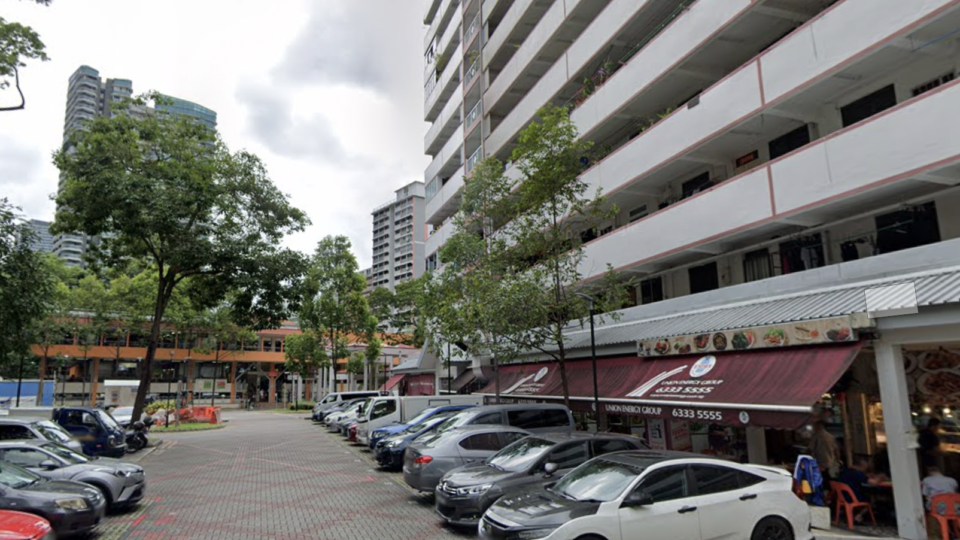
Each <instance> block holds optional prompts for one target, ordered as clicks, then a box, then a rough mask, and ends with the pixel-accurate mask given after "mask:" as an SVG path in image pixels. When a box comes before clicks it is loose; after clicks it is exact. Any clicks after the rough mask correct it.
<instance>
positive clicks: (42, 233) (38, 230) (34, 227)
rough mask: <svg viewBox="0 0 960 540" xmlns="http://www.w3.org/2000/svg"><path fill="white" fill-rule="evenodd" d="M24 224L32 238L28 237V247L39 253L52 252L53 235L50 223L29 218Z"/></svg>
mask: <svg viewBox="0 0 960 540" xmlns="http://www.w3.org/2000/svg"><path fill="white" fill-rule="evenodd" d="M26 225H27V227H29V228H30V231H31V232H32V233H33V238H31V239H30V248H31V249H33V251H38V252H41V253H53V235H52V234H51V233H50V225H51V223H50V222H49V221H41V220H39V219H31V220H29V221H27V222H26Z"/></svg>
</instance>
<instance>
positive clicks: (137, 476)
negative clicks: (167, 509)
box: [0, 441, 147, 508]
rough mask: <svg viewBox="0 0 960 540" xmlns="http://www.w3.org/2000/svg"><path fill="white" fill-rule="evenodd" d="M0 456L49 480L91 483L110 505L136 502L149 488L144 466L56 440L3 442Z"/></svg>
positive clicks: (124, 505)
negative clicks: (84, 452) (75, 448)
mask: <svg viewBox="0 0 960 540" xmlns="http://www.w3.org/2000/svg"><path fill="white" fill-rule="evenodd" d="M0 459H2V460H3V461H6V462H7V463H13V464H14V465H19V466H21V467H23V468H25V469H28V470H30V471H32V472H34V473H36V474H39V475H40V476H42V477H44V478H48V479H50V480H72V481H74V482H83V483H85V484H89V485H91V486H93V487H95V488H97V489H99V490H100V492H101V493H103V496H104V498H105V499H106V502H107V506H108V507H109V508H124V507H129V506H133V505H134V504H136V503H137V502H139V501H140V499H142V498H143V495H144V493H145V491H146V488H147V479H146V476H145V475H144V472H143V467H140V466H139V465H135V464H133V463H126V462H124V461H120V460H118V459H111V458H88V457H86V456H84V455H82V454H79V453H77V452H74V451H73V450H70V449H69V448H65V447H63V446H60V445H58V444H56V443H51V442H41V441H8V442H0Z"/></svg>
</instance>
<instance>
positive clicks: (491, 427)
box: [446, 424, 527, 433]
mask: <svg viewBox="0 0 960 540" xmlns="http://www.w3.org/2000/svg"><path fill="white" fill-rule="evenodd" d="M478 431H515V432H523V433H527V430H525V429H521V428H518V427H513V426H506V425H502V424H470V425H467V426H460V427H458V428H454V429H451V430H450V431H447V432H446V433H473V432H478Z"/></svg>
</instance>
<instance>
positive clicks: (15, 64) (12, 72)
mask: <svg viewBox="0 0 960 540" xmlns="http://www.w3.org/2000/svg"><path fill="white" fill-rule="evenodd" d="M36 2H37V3H38V4H43V5H50V0H36ZM27 60H40V61H46V60H49V58H47V53H46V46H45V45H44V44H43V41H41V40H40V35H39V34H37V33H36V32H35V31H34V30H33V29H32V28H30V27H29V26H25V25H23V24H20V23H17V22H14V21H8V20H6V19H4V18H3V17H0V90H3V89H4V88H8V87H9V86H10V79H11V78H13V82H14V85H15V87H16V89H17V93H19V94H20V104H19V105H15V106H9V107H0V111H14V110H18V109H23V108H24V107H26V98H24V96H23V91H21V90H20V68H23V67H26V66H27Z"/></svg>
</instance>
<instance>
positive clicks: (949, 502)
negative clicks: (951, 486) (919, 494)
mask: <svg viewBox="0 0 960 540" xmlns="http://www.w3.org/2000/svg"><path fill="white" fill-rule="evenodd" d="M958 510H960V494H957V493H942V494H940V495H934V496H933V497H931V498H930V512H929V513H928V514H927V515H929V516H930V517H932V518H933V519H935V520H937V525H938V526H939V527H940V536H941V537H943V540H950V538H951V534H950V533H951V532H953V533H956V534H954V535H953V536H952V537H953V538H956V537H958V536H960V514H958V513H957V511H958Z"/></svg>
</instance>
